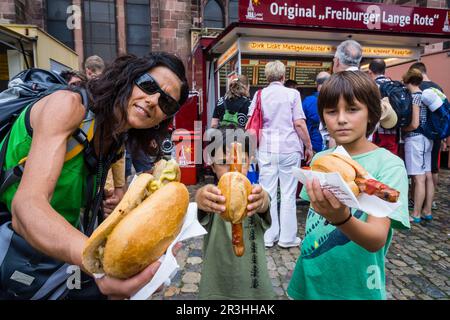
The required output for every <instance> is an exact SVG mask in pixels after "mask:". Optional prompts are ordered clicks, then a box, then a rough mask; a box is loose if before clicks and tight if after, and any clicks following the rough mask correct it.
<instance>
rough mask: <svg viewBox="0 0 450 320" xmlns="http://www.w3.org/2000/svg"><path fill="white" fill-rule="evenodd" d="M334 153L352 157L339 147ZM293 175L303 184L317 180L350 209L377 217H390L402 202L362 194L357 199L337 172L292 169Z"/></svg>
mask: <svg viewBox="0 0 450 320" xmlns="http://www.w3.org/2000/svg"><path fill="white" fill-rule="evenodd" d="M334 153H340V154H343V155H346V156H350V155H349V154H348V153H347V151H346V150H345V149H344V148H343V147H342V146H339V147H337V148H336V150H335V151H334ZM292 174H293V175H294V176H295V177H296V178H297V179H298V180H299V181H300V182H301V183H302V184H306V180H312V179H313V178H317V179H318V180H319V182H320V185H321V186H322V187H323V188H324V189H327V190H330V191H331V192H332V193H333V195H334V196H335V197H336V198H337V199H339V201H341V202H342V203H343V204H345V205H346V206H348V207H350V208H356V209H360V210H362V211H364V212H366V213H367V214H370V215H372V216H375V217H388V216H389V215H390V214H391V213H393V212H394V211H395V210H396V209H397V208H398V207H399V206H400V201H397V202H396V203H392V202H387V201H384V200H382V199H380V198H378V197H377V196H374V195H368V194H366V193H361V194H359V195H358V197H355V195H354V194H353V192H352V191H351V190H350V187H349V186H348V185H347V183H345V181H344V179H342V177H341V175H340V174H339V173H337V172H333V173H323V172H315V171H311V170H304V169H299V168H296V167H292Z"/></svg>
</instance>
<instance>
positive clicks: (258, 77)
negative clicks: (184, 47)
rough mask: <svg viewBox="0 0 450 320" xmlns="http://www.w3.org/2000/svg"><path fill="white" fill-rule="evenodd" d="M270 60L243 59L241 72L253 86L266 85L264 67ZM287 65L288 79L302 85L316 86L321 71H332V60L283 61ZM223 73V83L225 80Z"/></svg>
mask: <svg viewBox="0 0 450 320" xmlns="http://www.w3.org/2000/svg"><path fill="white" fill-rule="evenodd" d="M269 61H270V60H266V59H260V60H258V59H242V65H241V72H242V74H244V75H246V76H247V78H248V79H249V83H250V85H251V86H257V87H264V86H267V84H268V82H267V79H266V75H265V74H264V69H265V66H266V64H267V62H269ZM282 62H283V63H284V64H285V65H287V66H286V80H287V79H292V80H295V81H297V83H298V85H299V86H301V87H315V86H316V76H317V74H318V73H319V72H320V71H328V72H331V65H332V64H331V61H292V60H289V61H282ZM222 77H223V75H222V74H221V83H222V81H224V80H223V78H222ZM224 78H226V77H224Z"/></svg>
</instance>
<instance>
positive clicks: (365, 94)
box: [317, 71, 381, 137]
mask: <svg viewBox="0 0 450 320" xmlns="http://www.w3.org/2000/svg"><path fill="white" fill-rule="evenodd" d="M341 96H342V97H343V98H344V100H345V101H346V102H347V104H349V105H351V104H353V103H354V101H355V100H357V101H358V102H360V103H362V104H364V105H366V106H367V109H368V111H369V116H368V118H369V119H368V121H367V130H366V137H368V136H370V134H371V133H372V132H373V131H374V130H375V128H376V126H377V123H378V122H379V121H380V117H381V96H380V90H379V89H378V87H377V85H376V84H375V82H374V81H373V80H372V79H371V78H370V77H369V76H368V75H367V74H365V73H364V72H361V71H342V72H338V73H335V74H333V75H332V76H331V77H330V78H329V79H328V80H327V81H326V82H325V83H324V84H323V87H322V89H321V90H320V94H319V98H318V101H317V104H318V109H319V116H320V120H321V121H322V122H323V123H324V124H325V121H324V118H323V112H324V109H333V108H336V107H337V105H338V103H339V99H340V98H341Z"/></svg>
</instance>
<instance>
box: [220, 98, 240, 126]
mask: <svg viewBox="0 0 450 320" xmlns="http://www.w3.org/2000/svg"><path fill="white" fill-rule="evenodd" d="M223 107H224V108H225V113H224V115H223V118H222V121H220V125H221V126H223V125H225V126H227V125H234V126H236V127H239V126H240V125H239V120H238V112H230V111H229V110H228V108H227V103H226V100H225V99H223Z"/></svg>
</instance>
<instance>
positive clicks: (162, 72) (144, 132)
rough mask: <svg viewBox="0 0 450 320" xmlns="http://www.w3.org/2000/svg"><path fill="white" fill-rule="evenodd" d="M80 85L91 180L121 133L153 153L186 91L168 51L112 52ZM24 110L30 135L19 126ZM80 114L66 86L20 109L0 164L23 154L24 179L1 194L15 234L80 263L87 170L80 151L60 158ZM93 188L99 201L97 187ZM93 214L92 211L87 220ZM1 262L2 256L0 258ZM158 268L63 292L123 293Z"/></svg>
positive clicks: (130, 292)
mask: <svg viewBox="0 0 450 320" xmlns="http://www.w3.org/2000/svg"><path fill="white" fill-rule="evenodd" d="M87 90H88V91H89V96H90V98H91V105H90V109H91V110H92V111H93V112H94V114H95V123H96V127H95V131H94V134H93V139H92V147H93V150H94V152H95V155H96V158H97V161H98V162H99V163H98V165H95V167H96V168H97V169H96V170H97V176H98V179H99V180H98V181H102V180H103V179H104V177H105V175H106V173H107V170H108V160H107V159H111V155H115V154H116V150H118V149H119V148H120V146H121V145H123V141H124V140H125V136H127V139H128V140H130V141H134V142H135V143H136V145H138V146H140V148H141V149H144V150H146V152H149V153H153V152H154V150H151V149H150V148H149V144H148V141H151V140H156V141H158V138H159V136H160V135H163V134H165V131H166V130H167V127H168V124H169V123H170V121H171V119H172V117H173V116H174V114H175V113H176V112H177V111H178V110H179V108H180V105H181V104H182V103H183V102H184V101H185V100H186V99H187V96H188V84H187V80H186V76H185V68H184V65H183V63H182V62H181V60H179V59H178V58H177V57H175V56H174V55H171V54H167V53H150V54H149V55H148V56H146V57H142V58H138V57H136V56H133V55H125V56H122V57H119V58H117V59H116V60H115V61H114V62H113V63H112V64H111V65H109V66H108V67H107V68H106V69H105V70H104V72H103V73H102V74H101V75H100V76H99V77H97V78H95V79H92V80H90V81H89V82H88V83H87ZM29 109H30V110H29ZM28 114H29V117H30V122H29V123H30V125H31V128H32V130H33V135H32V136H31V135H30V134H29V133H28V131H27V129H26V121H25V115H28ZM85 114H86V106H83V104H82V100H81V97H80V95H79V94H78V93H75V92H71V91H68V90H60V91H57V92H55V93H53V94H51V95H48V96H46V97H44V98H42V99H41V100H39V101H38V102H36V103H35V104H34V105H31V106H29V107H27V108H26V109H25V110H24V111H23V112H22V114H21V115H20V116H19V118H18V119H17V120H16V122H15V123H14V125H13V128H12V131H11V136H10V138H9V141H8V145H7V150H6V157H5V163H4V167H3V168H4V169H5V170H8V169H9V168H12V167H14V166H15V165H17V163H19V161H20V160H21V159H23V158H24V157H27V160H26V165H25V169H24V172H23V176H22V178H21V180H20V183H16V184H13V185H11V186H9V187H8V188H7V189H6V190H5V192H3V193H2V194H0V202H1V203H3V204H4V205H5V206H6V207H7V208H8V210H10V212H11V213H12V228H13V229H14V231H15V232H16V233H17V235H20V236H21V237H23V238H24V239H25V241H27V242H28V243H29V244H30V245H31V246H32V247H34V248H35V249H36V250H37V251H39V252H41V253H42V254H44V255H46V256H49V257H52V258H53V259H56V260H59V261H64V262H66V263H68V264H70V265H75V266H79V267H81V268H83V267H82V251H83V248H84V246H85V243H86V240H87V237H86V235H85V234H83V233H82V232H81V231H80V230H79V228H80V224H81V223H80V211H81V210H82V209H83V208H86V207H87V206H89V204H88V203H87V202H88V201H90V200H89V199H90V197H88V196H87V195H86V193H85V190H86V188H88V186H87V176H88V174H89V169H88V164H87V163H86V162H85V157H84V155H83V152H81V153H79V154H78V155H76V156H75V157H74V158H73V159H71V160H70V161H67V162H65V161H64V158H65V154H66V144H67V141H68V139H69V138H70V137H71V135H72V134H73V132H74V131H75V130H76V129H77V128H78V127H79V125H80V123H81V122H82V121H83V120H84V118H85ZM2 143H3V142H2ZM104 166H105V167H104ZM102 169H103V170H102ZM95 185H96V187H97V188H99V189H101V188H100V186H97V183H96V184H95ZM94 190H95V189H94ZM96 193H97V194H98V195H99V197H100V200H101V196H102V194H103V190H98V191H96ZM96 214H97V213H96V212H93V215H94V217H95V215H96ZM84 218H86V217H84ZM8 259H9V257H8V256H7V257H5V261H4V263H8ZM158 267H159V262H155V263H153V264H151V265H150V266H148V267H147V268H145V269H144V270H143V271H142V272H141V273H139V274H137V275H136V276H133V277H132V278H130V279H126V280H121V279H115V278H112V277H110V276H104V277H103V278H95V279H94V278H90V279H91V281H90V283H91V285H89V286H88V285H87V284H85V283H84V282H83V284H82V288H81V290H70V292H69V295H68V298H82V299H88V298H102V297H106V296H108V297H109V298H116V299H124V298H129V297H130V296H131V295H133V294H134V293H136V292H137V291H138V290H139V289H140V288H142V287H143V286H144V285H145V284H147V283H148V282H149V280H150V279H151V278H152V277H153V275H154V274H155V272H156V270H157V269H158ZM8 292H9V291H8V290H6V291H4V292H3V293H2V294H6V295H7V294H8ZM87 292H89V293H90V295H89V296H86V294H87Z"/></svg>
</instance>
